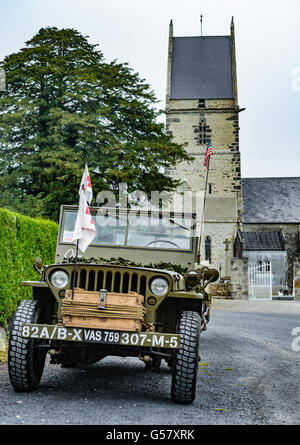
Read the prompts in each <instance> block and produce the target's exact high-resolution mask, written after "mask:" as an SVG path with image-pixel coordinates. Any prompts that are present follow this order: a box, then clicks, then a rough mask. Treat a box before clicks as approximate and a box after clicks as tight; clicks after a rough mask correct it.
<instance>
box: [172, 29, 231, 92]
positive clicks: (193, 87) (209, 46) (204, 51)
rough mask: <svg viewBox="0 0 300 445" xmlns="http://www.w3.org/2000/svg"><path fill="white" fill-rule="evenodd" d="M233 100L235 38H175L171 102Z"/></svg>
mask: <svg viewBox="0 0 300 445" xmlns="http://www.w3.org/2000/svg"><path fill="white" fill-rule="evenodd" d="M232 98H233V79H232V58H231V37H230V36H206V37H174V38H173V51H172V68H171V99H232Z"/></svg>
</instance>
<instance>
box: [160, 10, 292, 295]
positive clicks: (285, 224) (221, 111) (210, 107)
mask: <svg viewBox="0 0 300 445" xmlns="http://www.w3.org/2000/svg"><path fill="white" fill-rule="evenodd" d="M244 110H245V108H241V107H240V105H239V101H238V85H237V64H236V53H235V29H234V21H233V18H232V21H231V26H230V34H229V35H225V36H197V37H174V31H173V23H172V21H171V22H170V27H169V43H168V64H167V92H166V126H167V131H168V132H169V134H172V136H173V138H174V141H175V142H177V143H181V144H183V143H184V144H186V150H187V151H188V153H190V154H191V155H192V156H193V157H194V161H192V162H191V163H187V162H185V163H181V164H179V165H178V166H177V167H176V168H175V169H172V170H168V171H166V174H168V175H170V176H172V177H174V178H176V179H180V180H182V181H183V185H182V189H181V191H182V192H184V191H191V192H192V193H195V192H197V191H199V190H200V191H204V189H205V185H207V187H206V190H207V193H206V201H205V211H204V227H203V233H202V235H201V236H200V238H201V246H200V262H201V263H202V264H205V265H209V266H210V267H214V268H216V269H217V270H218V271H219V273H220V277H221V279H220V283H219V284H218V285H217V286H216V289H218V286H219V289H220V287H221V283H222V282H225V283H226V282H227V283H230V284H229V285H228V286H227V288H228V289H230V291H229V294H231V296H232V297H234V298H244V299H246V298H249V296H250V294H249V289H248V270H249V267H250V266H253V265H254V266H255V267H258V268H259V267H260V264H262V263H263V264H267V267H268V265H270V266H269V267H271V264H272V277H273V281H272V285H273V288H272V290H271V294H273V298H275V297H276V296H277V295H281V291H282V289H283V288H284V287H285V289H286V292H285V293H287V294H289V295H292V294H293V295H295V296H296V297H298V293H299V296H300V292H299V291H298V284H299V288H300V278H299V277H300V267H299V228H300V178H242V177H241V159H240V146H239V131H240V127H239V113H240V112H242V111H244ZM209 140H211V141H212V148H213V155H212V156H211V158H210V165H209V173H208V176H207V180H206V174H207V169H206V167H205V166H204V164H203V161H204V156H205V152H206V148H207V144H208V141H209ZM199 199H200V198H199ZM201 199H202V200H203V197H201ZM199 223H201V221H199ZM268 270H269V271H270V269H268ZM261 276H262V275H261ZM298 278H299V279H298ZM295 283H296V285H295ZM220 292H221V294H222V292H223V293H224V289H222V290H221V291H220Z"/></svg>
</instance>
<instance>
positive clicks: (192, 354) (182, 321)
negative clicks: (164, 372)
mask: <svg viewBox="0 0 300 445" xmlns="http://www.w3.org/2000/svg"><path fill="white" fill-rule="evenodd" d="M200 330H201V318H200V315H199V314H198V312H192V311H185V312H182V313H181V314H180V317H179V319H178V321H177V328H176V331H177V333H178V334H180V348H179V349H177V350H176V351H175V352H174V358H173V364H172V388H171V398H172V400H173V402H176V403H181V404H188V403H191V402H192V401H193V400H194V398H195V394H196V383H197V375H198V366H199V364H198V362H199V340H200Z"/></svg>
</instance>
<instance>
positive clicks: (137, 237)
mask: <svg viewBox="0 0 300 445" xmlns="http://www.w3.org/2000/svg"><path fill="white" fill-rule="evenodd" d="M90 210H91V214H92V216H93V220H94V224H95V227H96V231H97V235H96V237H95V238H94V240H93V241H92V243H91V245H94V246H120V247H144V248H149V249H150V248H151V249H168V250H169V249H176V250H189V249H191V242H192V236H194V235H193V229H194V224H195V219H194V218H193V216H192V215H188V216H186V215H181V214H180V215H179V216H178V215H176V216H175V215H172V216H171V215H170V214H166V215H163V214H162V213H158V212H141V211H138V210H128V211H125V212H124V211H123V212H121V211H118V210H109V211H108V210H105V209H103V208H90ZM76 216H77V209H75V208H74V209H66V210H65V212H64V216H63V220H62V230H61V233H60V243H64V244H65V243H66V244H68V243H70V244H74V243H73V242H72V238H73V231H74V227H75V221H76Z"/></svg>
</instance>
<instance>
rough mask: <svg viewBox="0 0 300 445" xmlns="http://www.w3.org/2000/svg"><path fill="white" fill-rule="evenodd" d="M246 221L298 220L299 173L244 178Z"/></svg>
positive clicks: (298, 221) (299, 203)
mask: <svg viewBox="0 0 300 445" xmlns="http://www.w3.org/2000/svg"><path fill="white" fill-rule="evenodd" d="M242 193H243V203H244V222H245V223H300V177H282V178H243V179H242Z"/></svg>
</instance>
